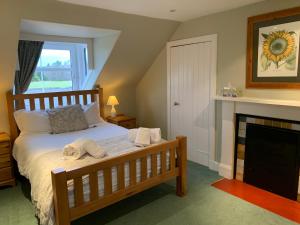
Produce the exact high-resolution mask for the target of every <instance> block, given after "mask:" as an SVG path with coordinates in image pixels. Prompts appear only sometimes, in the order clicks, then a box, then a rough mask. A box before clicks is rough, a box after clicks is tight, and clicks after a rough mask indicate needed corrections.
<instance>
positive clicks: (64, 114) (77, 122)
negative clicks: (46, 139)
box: [47, 105, 89, 134]
mask: <svg viewBox="0 0 300 225" xmlns="http://www.w3.org/2000/svg"><path fill="white" fill-rule="evenodd" d="M47 113H48V115H49V121H50V125H51V129H52V133H54V134H60V133H66V132H72V131H78V130H84V129H87V128H88V127H89V125H88V123H87V121H86V118H85V115H84V112H83V110H82V108H81V105H71V106H65V107H60V108H55V109H48V110H47Z"/></svg>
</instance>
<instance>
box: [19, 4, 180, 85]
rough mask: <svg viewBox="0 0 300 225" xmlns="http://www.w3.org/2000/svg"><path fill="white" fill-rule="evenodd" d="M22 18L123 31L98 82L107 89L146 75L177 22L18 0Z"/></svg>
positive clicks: (135, 80) (70, 5) (127, 83)
mask: <svg viewBox="0 0 300 225" xmlns="http://www.w3.org/2000/svg"><path fill="white" fill-rule="evenodd" d="M18 1H19V4H20V7H21V12H22V15H21V17H22V18H23V19H30V20H37V21H48V22H54V23H63V24H70V25H80V26H90V27H96V28H103V29H113V30H120V31H121V35H120V37H119V39H118V41H117V43H116V45H115V47H114V49H113V51H112V53H111V56H110V57H109V59H108V61H107V63H106V65H105V66H104V69H103V71H102V73H101V76H100V78H99V79H98V82H99V83H100V84H101V85H102V86H104V87H107V88H117V87H118V86H133V85H136V83H137V82H138V81H139V80H140V78H141V77H142V76H143V75H144V73H145V71H146V70H147V69H148V67H149V66H150V65H151V63H152V62H153V60H154V59H155V57H156V56H157V54H158V53H159V52H160V50H161V49H162V47H163V46H164V45H165V43H166V41H167V40H168V39H169V37H170V36H171V34H172V33H173V32H174V31H175V29H176V28H177V26H178V23H177V22H174V21H170V20H162V19H154V18H149V17H143V16H136V15H129V14H125V13H119V12H113V11H109V10H103V9H97V8H91V7H85V6H78V5H73V4H69V3H63V2H59V1H55V0H43V1H41V0H18Z"/></svg>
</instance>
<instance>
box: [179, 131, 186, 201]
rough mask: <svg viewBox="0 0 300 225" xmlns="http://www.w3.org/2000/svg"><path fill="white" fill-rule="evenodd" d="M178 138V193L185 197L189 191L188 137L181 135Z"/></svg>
mask: <svg viewBox="0 0 300 225" xmlns="http://www.w3.org/2000/svg"><path fill="white" fill-rule="evenodd" d="M176 139H177V140H178V142H179V144H178V148H177V152H176V153H177V166H178V168H179V175H178V177H177V178H176V195H177V196H180V197H183V196H184V195H185V194H186V192H187V138H186V137H183V136H180V137H176Z"/></svg>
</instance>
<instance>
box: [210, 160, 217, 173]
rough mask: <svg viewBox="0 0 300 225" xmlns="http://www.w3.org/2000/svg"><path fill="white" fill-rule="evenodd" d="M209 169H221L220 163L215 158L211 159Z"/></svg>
mask: <svg viewBox="0 0 300 225" xmlns="http://www.w3.org/2000/svg"><path fill="white" fill-rule="evenodd" d="M209 169H210V170H213V171H217V172H218V171H219V163H218V162H217V161H214V160H209Z"/></svg>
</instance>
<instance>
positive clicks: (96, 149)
mask: <svg viewBox="0 0 300 225" xmlns="http://www.w3.org/2000/svg"><path fill="white" fill-rule="evenodd" d="M83 148H84V150H85V151H86V152H87V153H89V154H90V155H91V156H93V157H94V158H97V159H99V158H103V157H104V156H105V155H106V151H105V150H104V149H103V148H102V147H101V146H99V145H98V144H97V143H96V142H95V141H94V140H90V139H87V140H86V141H85V143H84V145H83Z"/></svg>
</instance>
